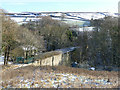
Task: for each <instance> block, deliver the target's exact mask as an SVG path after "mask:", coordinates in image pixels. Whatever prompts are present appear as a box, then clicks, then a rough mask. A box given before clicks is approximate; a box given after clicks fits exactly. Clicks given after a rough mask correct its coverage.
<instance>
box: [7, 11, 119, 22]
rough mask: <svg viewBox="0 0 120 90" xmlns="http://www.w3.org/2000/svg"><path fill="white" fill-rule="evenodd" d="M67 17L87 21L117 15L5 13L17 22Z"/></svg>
mask: <svg viewBox="0 0 120 90" xmlns="http://www.w3.org/2000/svg"><path fill="white" fill-rule="evenodd" d="M62 15H63V17H64V19H67V20H68V19H69V20H71V21H73V20H77V21H89V20H91V19H102V18H104V17H106V16H112V17H118V13H108V12H64V13H63V12H38V13H37V12H22V13H7V14H6V16H10V17H11V19H12V20H14V21H16V22H17V23H19V24H22V23H26V22H28V21H30V20H31V21H37V20H39V19H41V18H40V17H43V16H50V17H52V18H53V19H56V20H61V17H62Z"/></svg>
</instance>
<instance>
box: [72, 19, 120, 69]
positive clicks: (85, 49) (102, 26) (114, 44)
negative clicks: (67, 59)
mask: <svg viewBox="0 0 120 90" xmlns="http://www.w3.org/2000/svg"><path fill="white" fill-rule="evenodd" d="M119 23H120V22H119V21H118V18H113V17H105V18H104V19H101V20H91V26H94V27H95V28H94V31H92V32H89V31H88V32H87V31H85V30H84V32H82V34H81V35H79V37H78V38H79V40H78V42H79V45H80V47H81V48H79V49H77V50H76V51H75V52H74V53H73V54H74V56H75V57H74V61H77V62H79V63H83V62H84V63H87V64H89V65H91V66H95V67H97V66H100V65H103V66H119V67H120V28H119V26H118V24H119Z"/></svg>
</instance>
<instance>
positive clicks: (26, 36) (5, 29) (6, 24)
mask: <svg viewBox="0 0 120 90" xmlns="http://www.w3.org/2000/svg"><path fill="white" fill-rule="evenodd" d="M0 19H2V27H1V28H2V50H1V54H2V55H4V65H7V63H8V61H9V60H13V61H14V60H15V59H16V57H24V58H26V59H27V57H28V56H29V57H32V56H34V55H35V54H36V53H38V52H40V51H44V50H45V46H44V39H43V37H42V36H39V35H38V34H36V35H34V34H33V32H31V31H30V30H29V29H27V28H23V27H22V26H19V25H18V24H17V23H16V22H14V21H12V20H11V19H10V18H9V17H7V16H5V15H4V12H3V13H2V14H1V18H0Z"/></svg>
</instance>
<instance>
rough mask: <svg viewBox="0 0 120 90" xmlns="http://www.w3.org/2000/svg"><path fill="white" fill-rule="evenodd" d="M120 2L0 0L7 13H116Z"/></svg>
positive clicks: (97, 0)
mask: <svg viewBox="0 0 120 90" xmlns="http://www.w3.org/2000/svg"><path fill="white" fill-rule="evenodd" d="M119 1H120V0H0V8H2V9H5V10H6V11H8V12H26V11H29V12H41V11H56V12H57V11H58V12H59V11H63V12H65V11H68V12H69V11H71V12H118V2H119Z"/></svg>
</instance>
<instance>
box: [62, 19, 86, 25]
mask: <svg viewBox="0 0 120 90" xmlns="http://www.w3.org/2000/svg"><path fill="white" fill-rule="evenodd" d="M63 22H65V23H67V24H69V25H78V26H83V24H85V23H86V21H80V20H79V21H78V20H66V21H63Z"/></svg>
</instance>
